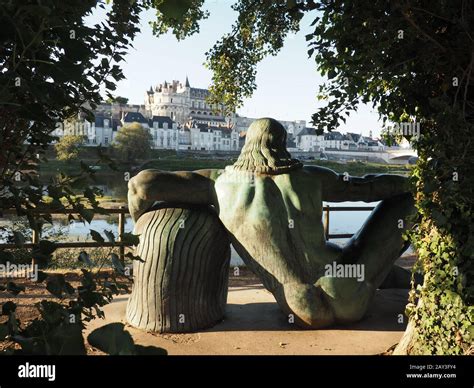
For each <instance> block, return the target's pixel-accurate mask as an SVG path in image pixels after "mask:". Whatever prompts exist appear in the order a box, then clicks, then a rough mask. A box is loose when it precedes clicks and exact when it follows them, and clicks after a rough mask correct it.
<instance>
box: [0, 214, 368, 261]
mask: <svg viewBox="0 0 474 388" xmlns="http://www.w3.org/2000/svg"><path fill="white" fill-rule="evenodd" d="M373 209H374V207H373V206H364V207H357V206H337V207H336V206H332V207H331V206H324V207H323V211H324V235H325V236H326V239H327V240H329V239H337V238H350V237H352V236H353V234H352V233H342V234H331V233H329V225H330V224H329V214H330V212H336V211H337V212H340V211H371V210H373ZM106 210H107V215H108V214H118V215H119V219H118V241H116V242H108V241H104V242H97V241H78V242H58V243H55V245H56V247H57V248H58V249H60V248H99V247H118V248H119V258H120V260H123V259H124V256H125V247H126V246H128V244H126V243H125V242H123V235H124V233H125V215H126V214H128V209H127V208H126V207H124V206H122V207H120V208H119V209H106ZM15 212H16V211H15V210H14V209H11V210H6V211H3V214H15ZM37 213H38V214H77V211H75V210H73V209H71V210H69V209H65V210H40V211H38V212H37ZM39 238H40V231H39V230H33V231H32V239H31V241H32V242H31V243H24V244H21V245H18V244H15V243H0V249H15V248H34V247H36V246H37V245H38V243H39Z"/></svg>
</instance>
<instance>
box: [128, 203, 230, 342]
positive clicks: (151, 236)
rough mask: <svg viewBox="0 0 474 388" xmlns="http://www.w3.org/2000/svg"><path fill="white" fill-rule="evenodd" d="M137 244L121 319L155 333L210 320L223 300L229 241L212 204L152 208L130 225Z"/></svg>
mask: <svg viewBox="0 0 474 388" xmlns="http://www.w3.org/2000/svg"><path fill="white" fill-rule="evenodd" d="M135 233H136V234H139V235H140V243H139V245H138V247H137V249H136V252H135V254H136V255H137V256H140V257H141V259H142V260H144V262H140V261H135V262H134V266H133V276H134V285H133V289H132V294H131V296H130V299H129V301H128V305H127V312H126V318H127V321H128V322H129V323H130V324H131V325H132V326H134V327H137V328H140V329H144V330H150V331H155V332H160V333H183V332H192V331H196V330H199V329H203V328H206V327H210V326H212V325H214V324H215V323H216V322H218V321H219V320H221V319H222V318H223V316H224V311H225V304H226V301H227V286H228V272H229V262H230V241H229V237H228V235H227V231H226V230H225V228H224V226H223V225H222V224H221V222H220V221H219V219H218V218H217V216H216V214H215V213H214V212H213V211H212V209H210V208H207V207H187V208H185V207H175V208H162V209H158V210H152V211H150V212H148V213H145V214H144V215H142V216H141V217H140V219H139V220H138V221H137V223H136V225H135Z"/></svg>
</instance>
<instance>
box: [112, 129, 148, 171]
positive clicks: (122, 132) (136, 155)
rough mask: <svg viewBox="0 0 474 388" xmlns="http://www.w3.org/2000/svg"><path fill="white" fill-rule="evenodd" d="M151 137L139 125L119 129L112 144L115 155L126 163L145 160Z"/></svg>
mask: <svg viewBox="0 0 474 388" xmlns="http://www.w3.org/2000/svg"><path fill="white" fill-rule="evenodd" d="M151 142H152V137H151V135H150V133H149V132H148V130H146V129H145V128H143V127H142V126H141V125H140V124H139V123H131V124H129V125H125V126H123V127H122V128H120V129H119V131H118V133H117V135H116V137H115V139H114V143H113V148H114V150H115V151H116V152H117V154H118V155H119V156H120V157H121V158H122V160H125V161H127V162H131V161H135V160H136V159H146V158H147V157H148V156H149V155H150V152H151V144H152V143H151Z"/></svg>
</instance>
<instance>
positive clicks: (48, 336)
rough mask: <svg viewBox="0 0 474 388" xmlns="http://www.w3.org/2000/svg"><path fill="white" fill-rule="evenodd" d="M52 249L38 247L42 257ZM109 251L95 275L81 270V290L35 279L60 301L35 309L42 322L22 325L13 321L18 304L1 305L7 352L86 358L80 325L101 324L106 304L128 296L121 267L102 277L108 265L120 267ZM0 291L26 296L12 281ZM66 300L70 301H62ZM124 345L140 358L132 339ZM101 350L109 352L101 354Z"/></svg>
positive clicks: (1, 336)
mask: <svg viewBox="0 0 474 388" xmlns="http://www.w3.org/2000/svg"><path fill="white" fill-rule="evenodd" d="M95 233H97V232H95ZM99 238H100V239H102V241H103V237H102V236H100V234H98V233H97V235H96V236H95V239H96V240H99ZM129 240H133V241H137V239H136V236H134V237H129ZM53 248H54V245H51V244H42V245H41V244H40V247H39V249H40V250H41V251H42V253H43V254H44V255H49V254H51V253H52V250H54V249H53ZM112 250H113V248H111V249H109V252H108V254H105V255H104V256H103V257H102V258H100V259H99V260H98V263H97V264H98V270H97V271H96V272H92V271H91V270H90V269H82V270H81V272H82V276H81V278H80V285H78V286H76V287H74V286H73V285H72V284H71V283H70V282H69V281H68V280H67V279H66V277H65V276H64V275H62V274H45V273H43V275H44V276H41V277H39V279H38V281H39V282H45V283H46V290H47V291H48V292H49V293H51V294H52V295H53V296H54V297H56V298H57V299H58V301H47V300H42V301H41V302H39V303H37V304H36V308H37V309H38V311H39V312H40V318H37V319H34V320H33V321H32V322H27V323H25V324H24V325H23V324H22V323H21V322H20V321H19V320H18V318H17V316H16V309H17V305H16V303H14V302H11V301H9V302H6V303H4V304H3V305H2V311H1V314H2V315H3V316H7V317H8V319H7V321H6V322H4V323H2V324H0V341H1V340H9V341H10V346H9V347H8V348H7V351H6V352H7V353H14V354H55V355H60V354H85V352H86V351H85V347H84V338H83V335H82V331H83V329H84V327H85V326H84V323H85V322H89V321H91V320H92V319H94V318H97V317H99V318H103V317H104V313H103V311H102V310H101V307H103V306H104V305H106V304H107V303H109V302H110V301H111V300H112V298H113V296H114V295H118V294H120V293H121V292H122V291H125V292H128V291H129V290H128V287H127V284H126V283H125V282H124V279H125V278H128V280H130V279H129V277H128V275H127V274H126V271H124V268H123V266H122V267H121V268H116V269H115V271H114V272H112V273H111V274H108V273H106V274H105V276H104V274H101V272H100V269H101V268H102V267H103V266H104V264H105V263H107V262H112V263H113V264H114V263H115V265H114V267H115V266H117V265H118V264H117V263H116V261H118V258H117V255H115V254H114V253H113V252H112ZM129 257H130V258H131V259H132V260H133V259H135V257H134V256H133V255H131V256H129ZM77 260H78V261H80V262H86V263H90V259H89V257H88V254H87V253H85V252H80V254H79V257H78V258H77ZM119 263H120V262H119ZM0 289H2V290H5V291H7V292H9V293H11V294H12V295H18V294H19V293H21V292H25V287H24V286H18V285H16V284H15V283H13V282H11V281H9V282H7V283H6V284H5V285H0ZM67 296H68V298H66V297H67ZM130 341H131V342H130ZM128 343H131V346H132V351H133V352H136V353H137V354H138V350H137V349H136V348H135V346H134V345H133V341H132V339H131V338H129V340H128ZM13 344H18V345H19V346H20V349H18V350H14V346H12V345H13ZM94 346H95V345H94ZM116 346H118V344H116ZM101 350H103V351H107V350H106V349H102V348H101ZM114 354H115V353H114ZM120 354H124V353H120Z"/></svg>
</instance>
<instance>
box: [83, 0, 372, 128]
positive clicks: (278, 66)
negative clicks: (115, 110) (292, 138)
mask: <svg viewBox="0 0 474 388" xmlns="http://www.w3.org/2000/svg"><path fill="white" fill-rule="evenodd" d="M233 2H234V1H232V0H208V1H206V3H205V7H206V8H207V9H208V10H209V11H210V16H209V18H208V19H206V20H204V21H203V22H202V23H201V32H200V33H199V34H196V35H194V36H191V37H190V38H187V39H185V40H183V41H180V42H178V41H177V40H176V39H175V38H174V36H173V35H172V34H171V33H169V34H166V35H163V36H161V37H159V38H157V37H155V36H153V35H152V33H151V27H150V26H149V24H148V22H149V21H150V20H152V19H153V17H154V12H153V11H149V12H146V13H143V14H142V28H141V33H140V34H139V35H138V36H137V37H136V39H135V41H134V48H133V49H131V50H130V51H129V54H128V55H127V57H126V63H122V68H123V71H124V74H125V76H126V80H123V81H122V82H120V83H119V85H118V88H117V90H116V93H115V94H116V95H120V96H124V97H127V98H129V100H130V102H131V103H137V104H143V101H144V94H145V91H146V90H147V89H148V88H149V87H150V85H152V86H155V85H156V84H159V83H162V82H163V81H164V80H167V81H171V80H173V79H176V80H181V81H183V82H184V80H185V77H186V75H187V76H188V77H189V81H190V83H191V86H194V87H199V88H207V87H208V86H209V84H210V83H211V73H210V72H209V71H208V70H207V69H205V68H204V66H203V62H204V60H205V52H206V51H207V50H208V49H209V48H211V47H212V46H213V44H214V42H215V41H216V40H218V39H219V38H220V37H221V36H222V35H223V34H224V33H226V32H229V31H230V30H231V25H232V23H233V22H234V20H235V18H236V13H235V12H234V11H233V10H232V9H231V8H230V6H231V5H232V4H233ZM313 17H314V16H312V15H306V16H305V18H304V19H303V21H302V24H301V31H300V32H299V33H298V34H296V35H291V36H289V37H288V38H287V40H286V44H285V46H284V48H283V49H282V50H281V52H280V53H279V54H278V55H277V56H275V57H268V58H266V59H265V60H263V61H262V63H261V64H260V65H259V66H258V73H257V90H256V91H255V93H254V95H253V97H252V98H250V99H248V100H246V101H245V104H244V106H243V107H242V108H241V109H240V110H239V111H238V113H239V114H241V115H243V116H249V117H264V116H268V117H274V118H276V119H281V120H307V122H308V123H309V122H310V119H311V115H312V113H314V112H315V111H316V109H317V107H318V102H317V101H316V93H317V90H318V86H319V85H320V84H321V83H322V82H323V78H322V77H321V76H320V75H319V74H318V72H317V71H316V65H315V63H314V60H313V59H308V56H307V47H306V41H305V35H306V34H308V33H309V32H311V27H310V23H311V21H312V19H313ZM99 19H100V16H99V15H96V16H94V17H92V22H96V21H97V20H99ZM319 104H320V103H319ZM377 120H378V116H377V114H376V113H375V112H373V111H372V109H371V108H370V107H366V106H363V107H361V108H360V110H359V112H358V113H357V114H355V115H354V116H353V117H351V118H350V119H349V120H348V121H347V124H346V125H344V126H343V127H341V128H340V130H342V131H343V132H345V131H351V132H356V133H360V132H362V133H363V134H366V135H368V134H369V131H370V130H372V131H373V133H374V135H378V134H379V133H380V128H381V123H379V122H378V121H377Z"/></svg>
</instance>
